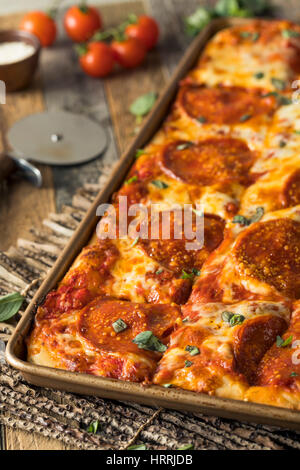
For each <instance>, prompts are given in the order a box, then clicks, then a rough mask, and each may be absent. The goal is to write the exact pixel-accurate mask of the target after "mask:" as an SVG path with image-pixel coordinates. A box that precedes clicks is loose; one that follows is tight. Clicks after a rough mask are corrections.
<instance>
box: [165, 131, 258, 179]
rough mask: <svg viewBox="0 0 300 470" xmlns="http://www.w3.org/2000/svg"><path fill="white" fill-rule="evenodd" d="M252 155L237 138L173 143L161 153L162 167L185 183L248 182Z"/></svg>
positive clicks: (245, 145) (252, 161) (253, 158)
mask: <svg viewBox="0 0 300 470" xmlns="http://www.w3.org/2000/svg"><path fill="white" fill-rule="evenodd" d="M254 161H255V154H254V153H253V152H252V151H251V150H250V149H249V147H248V146H247V144H246V143H245V142H243V141H242V140H239V139H232V138H230V137H226V138H211V139H208V140H204V141H202V142H199V143H198V144H192V143H184V142H174V143H172V144H170V145H168V146H167V147H166V148H165V150H164V152H163V155H162V167H163V170H164V171H165V172H166V173H167V174H169V175H170V176H171V177H173V178H177V179H179V180H181V181H184V182H185V183H189V184H197V185H198V184H199V185H205V186H209V185H212V184H216V183H232V182H237V183H241V184H246V183H247V182H248V181H249V170H250V168H251V166H252V165H253V163H254Z"/></svg>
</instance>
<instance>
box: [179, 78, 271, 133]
mask: <svg viewBox="0 0 300 470" xmlns="http://www.w3.org/2000/svg"><path fill="white" fill-rule="evenodd" d="M178 99H179V102H180V104H181V106H182V108H183V109H184V110H185V112H186V113H187V114H188V115H189V116H190V117H191V118H193V119H197V120H201V122H204V123H207V124H220V125H221V124H239V123H242V122H248V121H249V120H251V119H252V118H254V117H257V116H261V115H272V114H273V113H274V111H275V109H276V107H277V103H276V98H275V97H274V96H266V93H265V92H264V90H261V89H255V88H251V89H247V88H242V87H237V86H236V87H235V86H232V87H216V88H205V87H202V86H195V85H194V86H192V85H190V86H184V87H182V89H181V91H180V92H179V96H178Z"/></svg>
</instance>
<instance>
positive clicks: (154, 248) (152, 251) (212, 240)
mask: <svg viewBox="0 0 300 470" xmlns="http://www.w3.org/2000/svg"><path fill="white" fill-rule="evenodd" d="M168 214H169V216H170V217H169V219H168V218H167V217H166V212H164V213H162V212H159V213H158V218H159V220H158V222H159V233H158V234H157V235H158V238H157V239H151V238H150V236H151V234H152V233H153V232H152V228H153V225H152V224H151V218H150V217H149V220H148V234H149V238H148V239H140V240H139V244H140V245H141V246H142V247H143V249H144V251H145V252H146V254H147V255H148V256H150V257H151V258H154V259H155V260H156V261H157V262H158V263H160V264H161V265H162V266H164V267H166V268H167V269H170V270H171V271H173V272H175V273H181V272H182V271H183V270H184V271H186V272H192V271H193V269H200V268H201V266H202V264H203V263H204V261H205V260H206V258H207V257H208V255H209V254H210V253H211V252H212V251H213V250H214V249H215V248H216V247H217V246H218V245H219V244H220V243H221V241H222V240H223V231H224V226H225V223H224V221H223V220H222V219H221V218H220V217H218V216H215V215H210V214H207V215H205V217H204V246H203V247H201V244H198V246H199V248H198V249H197V247H195V249H188V248H190V247H189V246H188V245H187V244H188V243H191V240H187V239H186V237H185V235H184V223H182V222H181V221H182V212H181V211H171V212H170V213H168ZM192 228H193V232H194V233H195V231H196V229H197V230H200V229H201V227H197V226H196V221H195V217H193V222H192ZM168 230H169V234H168V233H167V232H168ZM166 235H167V237H168V238H167V239H166ZM168 235H170V236H168ZM175 237H176V238H175ZM194 241H195V243H196V240H194Z"/></svg>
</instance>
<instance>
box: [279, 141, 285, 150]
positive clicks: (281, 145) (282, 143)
mask: <svg viewBox="0 0 300 470" xmlns="http://www.w3.org/2000/svg"><path fill="white" fill-rule="evenodd" d="M285 146H286V142H285V140H281V141H280V142H279V147H280V148H281V149H282V148H283V147H285Z"/></svg>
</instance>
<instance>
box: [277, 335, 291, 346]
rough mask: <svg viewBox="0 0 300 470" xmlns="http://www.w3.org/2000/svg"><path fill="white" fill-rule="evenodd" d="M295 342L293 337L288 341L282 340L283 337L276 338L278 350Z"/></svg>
mask: <svg viewBox="0 0 300 470" xmlns="http://www.w3.org/2000/svg"><path fill="white" fill-rule="evenodd" d="M292 341H293V336H289V337H288V338H287V339H283V338H281V336H277V337H276V346H277V347H278V348H286V347H287V346H289V345H290V344H291V343H292Z"/></svg>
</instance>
